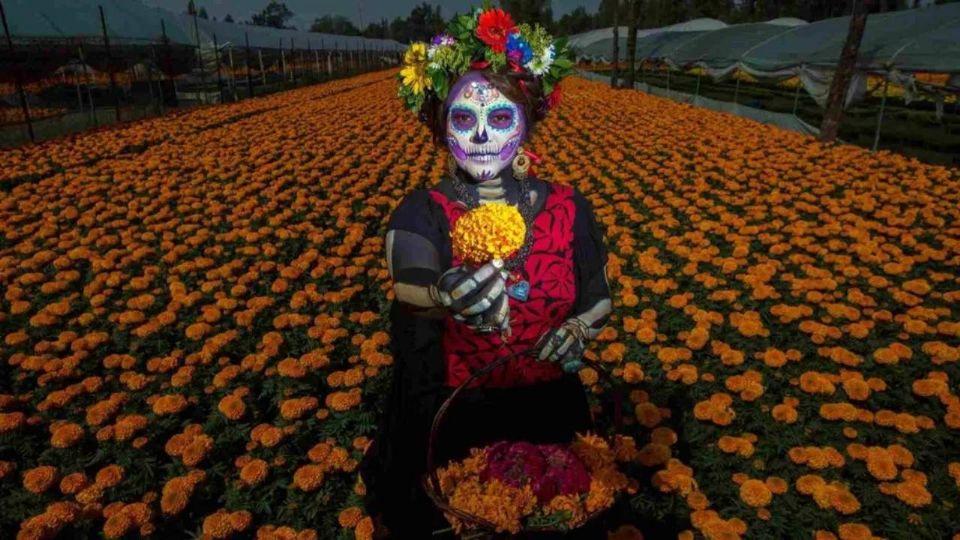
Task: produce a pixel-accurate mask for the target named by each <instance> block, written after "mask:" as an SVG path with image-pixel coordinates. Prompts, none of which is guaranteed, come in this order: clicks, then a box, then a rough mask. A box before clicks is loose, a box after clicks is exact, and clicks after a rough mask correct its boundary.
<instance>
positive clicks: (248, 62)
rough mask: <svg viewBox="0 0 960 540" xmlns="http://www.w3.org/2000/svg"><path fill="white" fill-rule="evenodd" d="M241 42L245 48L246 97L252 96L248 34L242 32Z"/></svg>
mask: <svg viewBox="0 0 960 540" xmlns="http://www.w3.org/2000/svg"><path fill="white" fill-rule="evenodd" d="M243 42H244V45H246V49H247V93H248V94H249V95H248V96H247V97H253V76H252V75H251V74H250V36H249V35H247V33H246V32H244V33H243Z"/></svg>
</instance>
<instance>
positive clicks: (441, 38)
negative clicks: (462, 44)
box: [430, 34, 457, 47]
mask: <svg viewBox="0 0 960 540" xmlns="http://www.w3.org/2000/svg"><path fill="white" fill-rule="evenodd" d="M456 43H457V40H455V39H453V36H451V35H450V34H437V35H435V36H433V39H432V40H430V44H431V45H433V46H434V47H442V46H449V45H455V44H456Z"/></svg>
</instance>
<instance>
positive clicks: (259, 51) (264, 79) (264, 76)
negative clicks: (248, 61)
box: [257, 49, 267, 86]
mask: <svg viewBox="0 0 960 540" xmlns="http://www.w3.org/2000/svg"><path fill="white" fill-rule="evenodd" d="M257 56H258V57H259V58H260V80H261V82H263V85H264V86H266V85H267V72H266V71H264V70H263V49H257Z"/></svg>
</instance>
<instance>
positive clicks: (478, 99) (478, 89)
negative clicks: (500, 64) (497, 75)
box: [460, 80, 500, 107]
mask: <svg viewBox="0 0 960 540" xmlns="http://www.w3.org/2000/svg"><path fill="white" fill-rule="evenodd" d="M460 97H462V98H463V99H466V100H469V101H471V102H473V103H474V104H476V105H479V106H481V107H486V106H487V105H489V104H490V103H493V102H494V101H497V100H498V99H500V90H497V87H496V86H494V85H493V84H491V83H490V82H488V81H484V80H480V81H470V83H469V84H466V85H464V87H463V91H462V92H461V93H460Z"/></svg>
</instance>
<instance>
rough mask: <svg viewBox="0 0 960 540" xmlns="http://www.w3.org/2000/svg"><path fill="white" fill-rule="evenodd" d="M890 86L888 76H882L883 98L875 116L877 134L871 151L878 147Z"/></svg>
mask: <svg viewBox="0 0 960 540" xmlns="http://www.w3.org/2000/svg"><path fill="white" fill-rule="evenodd" d="M889 86H890V78H889V74H884V78H883V97H882V98H880V114H878V115H877V133H876V134H875V135H874V136H873V151H874V152H876V151H877V148H878V147H879V146H880V127H881V126H882V125H883V111H884V110H885V109H886V108H887V88H889Z"/></svg>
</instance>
